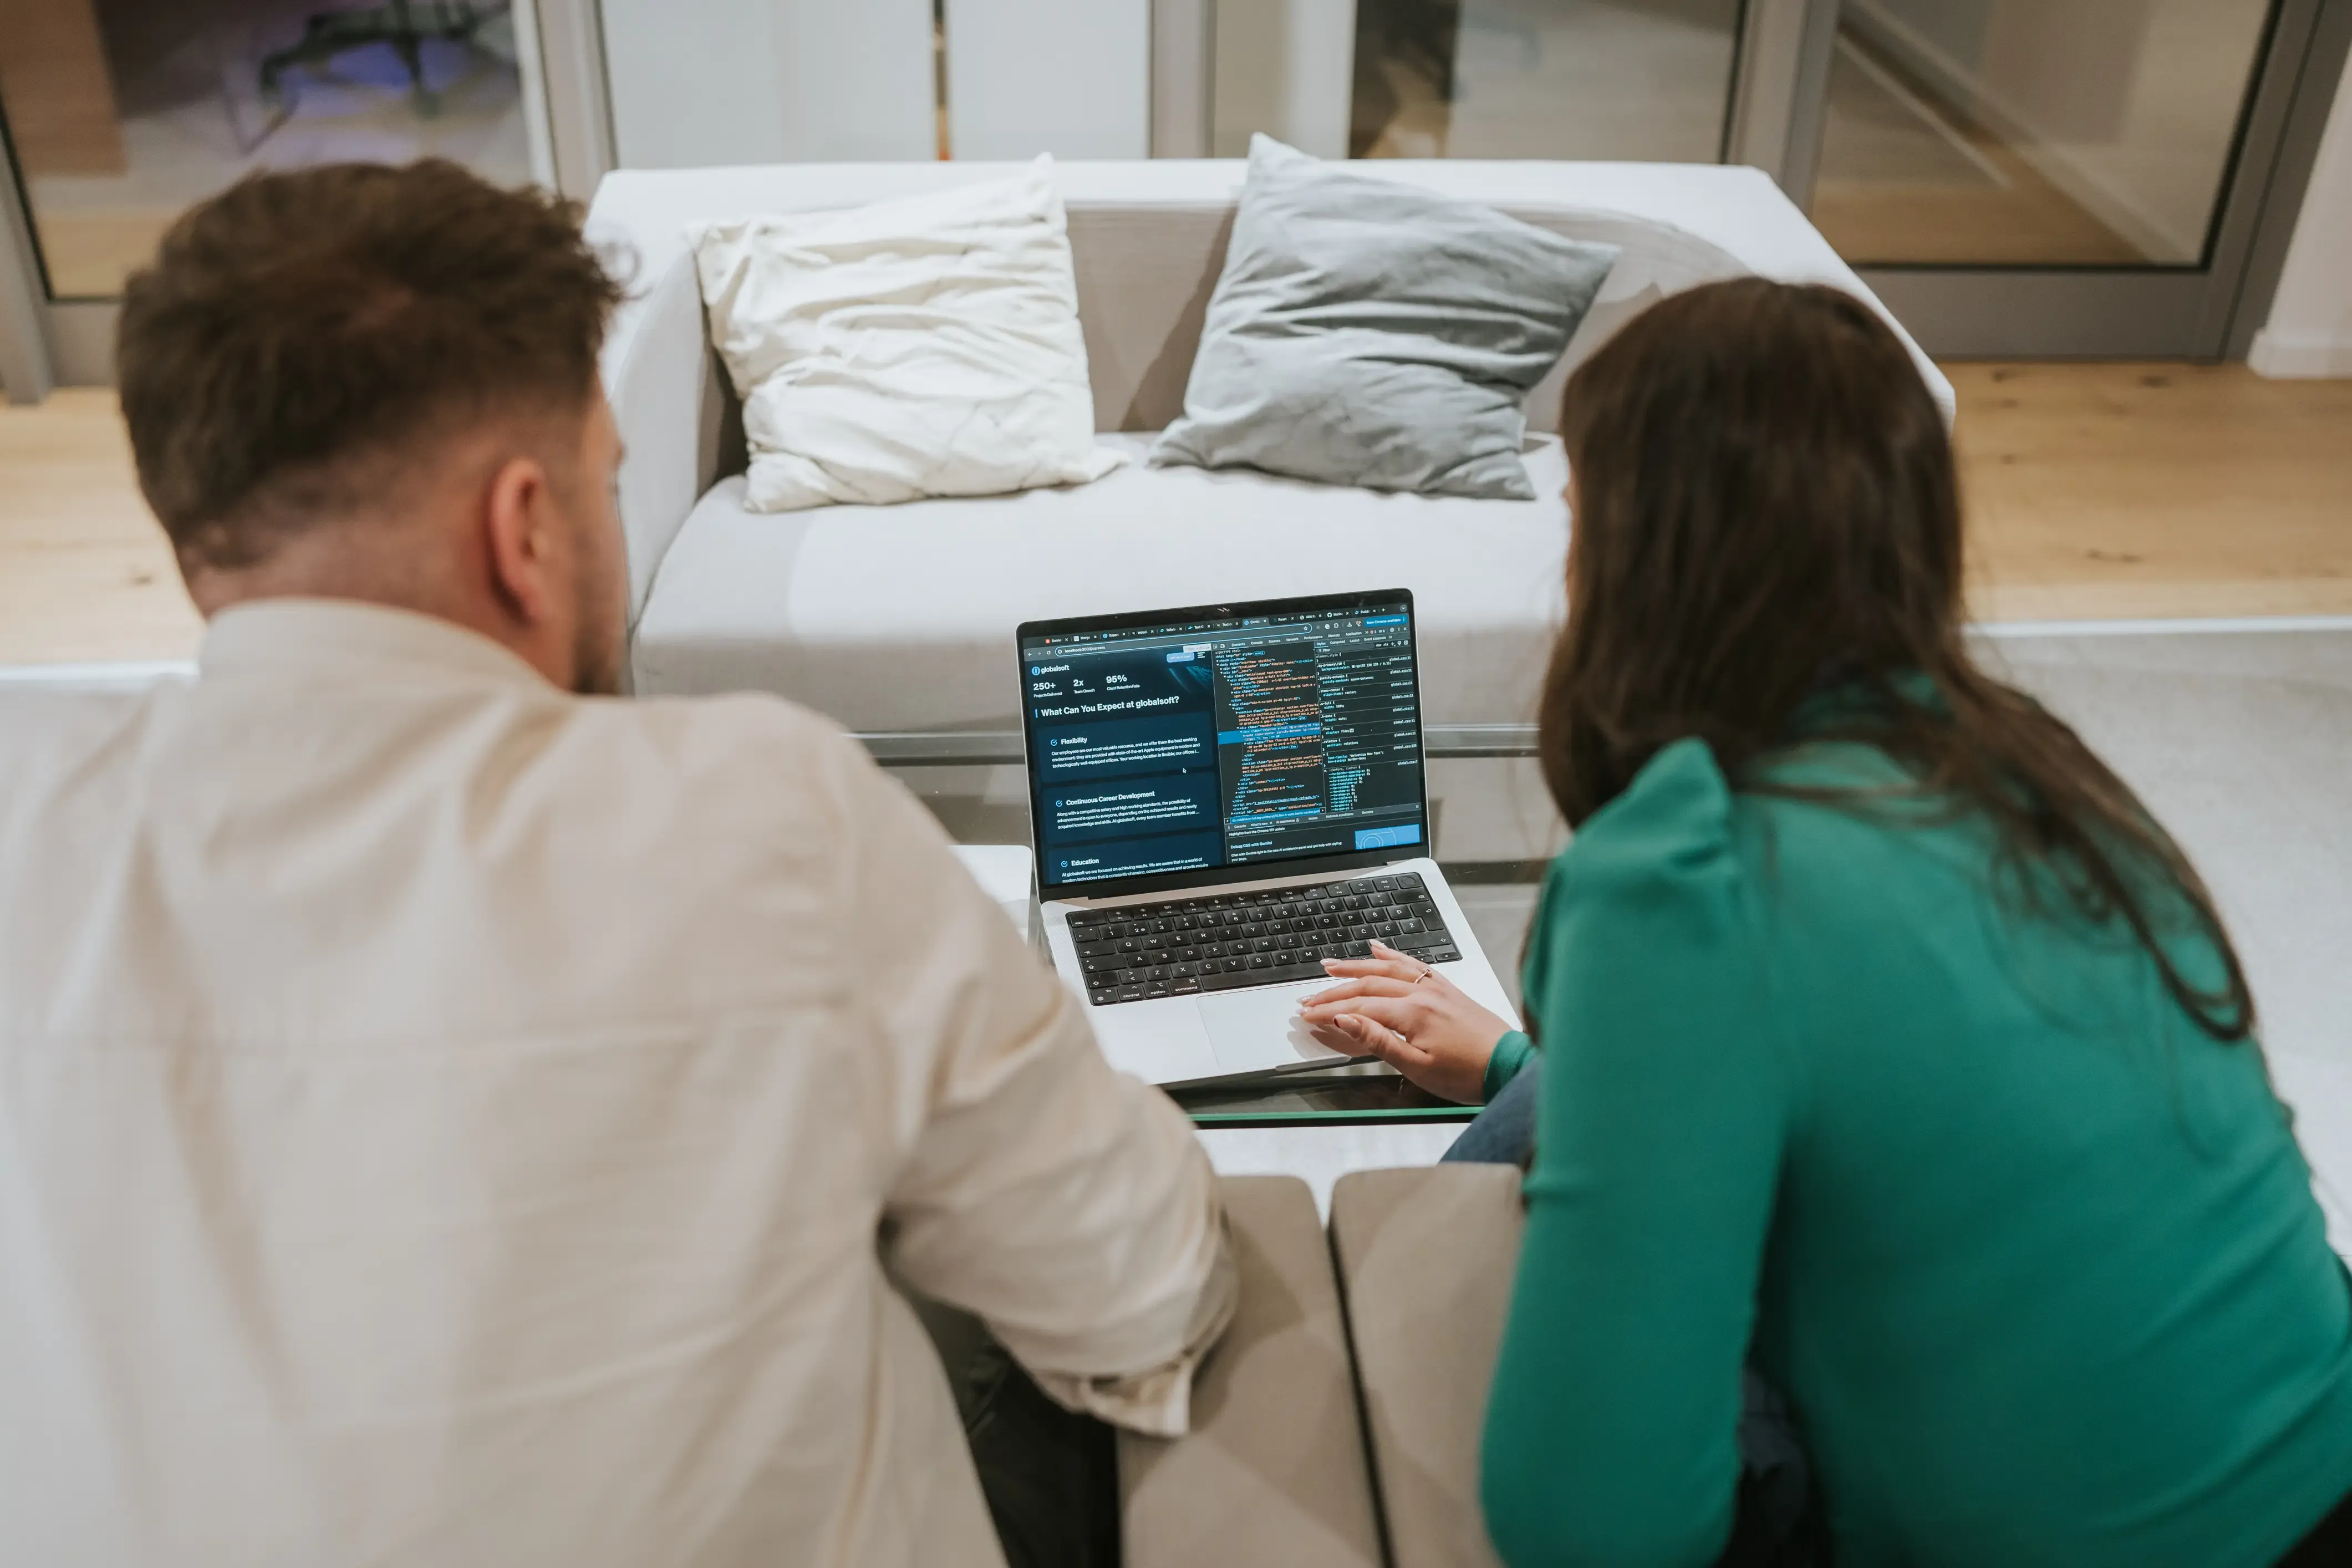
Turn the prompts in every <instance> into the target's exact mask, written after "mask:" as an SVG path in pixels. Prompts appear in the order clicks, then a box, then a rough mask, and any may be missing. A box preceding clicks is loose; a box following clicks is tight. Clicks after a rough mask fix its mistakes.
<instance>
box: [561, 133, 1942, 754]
mask: <svg viewBox="0 0 2352 1568" xmlns="http://www.w3.org/2000/svg"><path fill="white" fill-rule="evenodd" d="M1355 166H1356V167H1357V168H1359V169H1360V170H1362V171H1363V172H1366V173H1373V174H1380V175H1381V176H1383V177H1386V178H1391V179H1395V180H1399V181H1402V182H1405V183H1407V184H1415V185H1421V186H1424V187H1427V188H1430V189H1433V190H1440V191H1445V192H1449V193H1452V194H1454V195H1461V196H1465V197H1467V198H1470V199H1474V200H1477V201H1483V202H1486V203H1488V204H1490V205H1494V206H1496V207H1497V208H1499V209H1501V210H1503V211H1505V212H1507V213H1509V214H1511V215H1513V216H1517V217H1519V218H1522V219H1525V220H1526V221H1528V222H1530V223H1535V224H1539V225H1541V226H1544V227H1546V228H1549V229H1552V230H1555V231H1557V232H1559V233H1561V234H1565V235H1569V236H1571V237H1577V238H1587V239H1598V240H1605V241H1607V242H1609V243H1611V244H1613V245H1617V246H1619V247H1622V252H1623V254H1622V256H1621V257H1620V258H1619V259H1618V262H1617V265H1616V268H1615V269H1614V270H1613V271H1612V274H1611V276H1610V278H1609V280H1608V283H1607V285H1606V287H1605V288H1604V289H1602V291H1601V299H1600V301H1599V304H1598V305H1597V306H1596V308H1595V310H1594V311H1593V313H1592V315H1591V318H1589V319H1588V321H1586V323H1585V324H1584V326H1583V328H1582V329H1580V331H1579V332H1578V334H1577V336H1576V339H1575V341H1574V342H1571V343H1570V345H1569V349H1568V352H1567V353H1566V355H1565V356H1564V357H1563V359H1562V361H1561V363H1560V365H1559V368H1558V369H1557V370H1555V371H1554V373H1553V374H1551V376H1549V378H1547V379H1546V381H1545V382H1544V384H1542V385H1540V386H1538V388H1537V389H1536V390H1535V392H1534V393H1533V394H1532V395H1530V396H1529V397H1528V405H1527V406H1528V427H1529V433H1530V437H1531V449H1530V451H1529V454H1528V468H1529V471H1530V473H1531V475H1532V476H1533V478H1534V479H1535V483H1536V488H1537V489H1538V492H1539V499H1538V500H1534V501H1491V500H1458V499H1453V498H1424V497H1420V496H1400V495H1381V494H1376V493H1372V492H1370V491H1363V490H1354V489H1334V488H1329V487H1325V486H1318V485H1308V484H1303V483H1298V482H1295V481H1291V480H1286V479H1274V478H1270V477H1266V476H1262V475H1256V474H1252V473H1244V472H1234V471H1228V472H1223V473H1207V472H1202V471H1200V470H1197V469H1191V468H1168V469H1154V468H1147V467H1145V466H1144V465H1143V464H1142V462H1141V460H1140V459H1141V458H1142V455H1143V452H1144V450H1145V449H1146V448H1147V447H1148V446H1149V445H1150V439H1151V434H1152V433H1153V432H1155V431H1157V430H1159V429H1160V428H1161V427H1163V426H1166V425H1167V424H1168V423H1169V422H1170V420H1171V418H1173V417H1174V416H1175V415H1176V414H1177V413H1178V412H1179V411H1180V410H1181V406H1182V403H1183V396H1184V384H1185V380H1186V378H1187V376H1188V375H1189V374H1190V372H1191V368H1192V353H1193V349H1194V346H1195V344H1196V343H1197V342H1198V341H1199V336H1200V331H1201V322H1202V314H1203V312H1204V310H1206V307H1207V304H1208V300H1209V295H1210V292H1211V290H1212V289H1213V288H1214V287H1215V285H1216V280H1217V275H1218V272H1219V270H1220V269H1221V268H1222V267H1223V259H1224V247H1225V239H1226V236H1227V234H1228V232H1229V230H1230V228H1231V225H1232V216H1233V206H1234V199H1235V196H1236V195H1237V194H1238V192H1239V190H1240V186H1241V183H1242V176H1243V171H1244V165H1243V164H1242V163H1239V162H1238V161H1224V160H1213V161H1212V160H1201V161H1172V160H1171V161H1155V162H1148V163H1065V164H1062V165H1060V166H1059V167H1058V168H1057V170H1056V171H1055V181H1056V183H1057V184H1058V185H1059V187H1060V189H1061V192H1062V195H1063V197H1064V200H1065V202H1066V205H1067V207H1068V211H1069V219H1070V243H1071V248H1072V251H1073V252H1074V255H1075V258H1076V271H1077V281H1078V304H1079V313H1080V315H1081V317H1082V319H1083V322H1084V326H1085V331H1086V340H1087V356H1088V361H1089V368H1090V371H1091V374H1092V377H1093V384H1094V398H1095V420H1096V428H1097V430H1098V431H1100V432H1101V433H1102V435H1103V439H1104V440H1105V441H1107V442H1108V443H1110V444H1112V445H1114V446H1117V447H1119V448H1121V449H1122V450H1125V451H1127V452H1129V453H1130V454H1132V456H1133V457H1134V458H1135V459H1136V460H1135V461H1134V462H1131V463H1130V464H1129V466H1127V467H1125V468H1121V469H1119V470H1118V471H1117V472H1115V473H1113V474H1112V475H1111V476H1110V477H1108V478H1107V479H1102V480H1099V481H1097V483H1095V484H1093V485H1089V486H1085V487H1082V488H1078V489H1067V490H1035V491H1029V492H1026V493H1024V494H1020V495H1015V496H1006V497H995V498H989V499H984V500H937V501H920V502H914V503H910V504H907V505H902V506H894V507H829V508H823V509H819V510H813V511H803V512H796V513H786V514H778V515H761V514H755V513H750V512H746V511H745V510H743V509H742V506H741V497H742V479H741V471H742V468H743V448H742V435H741V430H740V410H739V407H738V405H737V403H736V400H735V397H734V395H733V393H732V391H731V389H730V387H729V386H728V384H727V380H726V375H725V373H724V372H723V371H722V370H721V368H720V367H719V361H718V359H717V356H716V355H715V354H714V353H712V351H711V349H710V347H709V340H708V332H707V330H706V322H705V319H704V314H703V310H702V305H701V301H700V297H699V294H698V289H697V287H696V283H695V278H694V269H693V263H692V258H691V256H690V255H689V254H688V249H687V245H686V241H685V230H686V227H687V226H688V224H690V223H695V222H698V221H701V220H706V219H713V218H728V217H736V216H745V215H750V214H756V213H764V212H785V211H804V210H810V209H817V208H825V207H840V206H849V205H857V204H859V203H863V202H868V201H874V200H878V199H881V198H884V197H887V196H894V195H905V194H908V193H911V192H915V191H919V190H928V189H933V188H937V187H939V186H941V185H944V184H951V183H954V182H959V181H969V180H979V179H989V178H993V177H1000V176H1002V175H1003V174H1005V173H1007V172H1008V171H1009V169H1010V168H1011V167H1012V166H1011V165H1005V164H986V163H869V164H798V165H782V166H774V167H763V168H730V169H691V170H662V171H623V172H619V173H615V174H610V175H608V176H606V178H605V180H604V184H603V185H602V186H601V187H600V188H599V189H598V191H597V194H596V199H595V203H594V205H593V210H592V213H591V215H590V226H589V227H590V233H591V235H592V236H593V237H595V238H597V239H598V240H599V241H600V242H604V243H617V244H620V245H625V247H628V248H629V249H631V250H633V251H634V252H635V259H636V268H637V270H636V284H635V295H634V297H633V298H632V299H631V300H630V301H629V302H628V303H627V304H626V305H625V306H624V307H623V309H622V310H621V311H620V313H619V315H618V317H617V318H616V320H615V321H614V328H613V331H612V334H611V338H610V340H609V342H608V344H607V346H606V349H605V354H604V381H605V385H606V388H607V390H608V391H609V393H610V395H611V396H612V400H613V405H614V410H615V412H616V414H617V416H618V418H619V421H620V427H621V433H622V436H623V438H624V439H625V442H626V443H627V458H626V459H625V462H624V464H623V467H622V470H621V485H620V500H621V515H622V519H623V521H624V524H625V528H626V531H627V535H628V546H629V558H630V559H629V571H630V584H631V594H632V599H631V616H632V626H633V630H632V646H631V659H630V667H631V668H630V673H631V676H632V678H633V680H634V683H635V689H636V690H638V691H640V692H645V693H664V692H708V691H720V690H731V689H762V690H771V691H778V692H782V693H784V694H786V695H788V696H791V697H793V698H795V699H797V700H800V701H802V702H803V703H806V704H808V705H809V706H811V707H814V708H816V709H818V710H822V711H824V712H825V713H828V714H831V715H832V716H833V717H834V718H835V719H836V720H838V721H840V722H842V723H843V724H845V726H847V727H848V728H849V729H851V730H853V731H858V732H860V733H861V734H864V735H866V736H867V737H868V743H869V744H871V745H873V746H874V747H875V749H876V751H877V753H878V754H881V755H883V756H884V757H885V758H886V759H888V758H894V757H895V758H898V759H899V760H907V761H915V760H926V759H927V760H932V761H946V760H960V761H992V760H1006V759H1008V758H1017V757H1018V755H1019V745H1018V716H1019V694H1018V690H1017V688H1016V684H1015V681H1014V679H1013V657H1012V637H1013V627H1014V626H1016V625H1018V624H1019V623H1020V622H1022V621H1024V620H1026V619H1032V618H1042V617H1045V616H1067V615H1074V614H1090V613H1095V612H1102V611H1116V610H1129V609H1147V608H1153V607H1161V606H1174V605H1194V604H1211V603H1218V602H1225V601H1232V600H1236V599H1255V598H1265V597H1270V596H1274V595H1289V594H1307V593H1323V592H1339V591H1342V590H1349V589H1360V588H1383V587H1393V586H1397V585H1399V584H1402V585H1403V586H1406V587H1409V588H1411V589H1412V591H1413V593H1414V595H1415V596H1416V599H1417V601H1418V605H1419V610H1420V615H1421V642H1422V650H1423V694H1424V699H1425V704H1426V711H1427V721H1428V725H1429V730H1430V742H1431V747H1432V750H1433V752H1437V753H1439V754H1448V753H1451V754H1457V755H1465V754H1467V755H1475V754H1480V753H1481V752H1513V751H1517V750H1520V749H1522V746H1523V743H1524V740H1525V737H1526V729H1525V726H1526V722H1527V721H1528V718H1529V717H1530V715H1531V712H1532V710H1533V704H1534V699H1535V694H1536V689H1537V683H1538V679H1539V676H1540V674H1541V671H1542V668H1543V663H1544V658H1545V655H1546V651H1547V649H1548V647H1549V643H1550V640H1551V637H1552V635H1553V632H1554V630H1555V629H1556V627H1557V625H1558V620H1559V615H1560V610H1561V596H1562V581H1561V579H1562V574H1561V566H1562V560H1563V555H1564V552H1565V551H1566V548H1567V541H1568V512H1567V508H1566V506H1565V505H1564V503H1563V502H1562V501H1561V500H1560V499H1559V491H1560V489H1561V487H1562V485H1563V484H1564V482H1565V480H1566V477H1567V474H1566V466H1565V463H1564V461H1563V458H1562V457H1561V454H1560V450H1559V443H1558V441H1557V440H1556V439H1553V438H1551V437H1549V434H1548V432H1549V431H1550V430H1551V429H1552V427H1553V426H1554V423H1555V420H1556V418H1557V416H1558V412H1559V391H1560V386H1561V384H1562V383H1563V382H1564V380H1565V379H1566V376H1567V373H1568V372H1569V370H1570V369H1571V368H1573V366H1574V365H1575V364H1576V363H1579V362H1580V360H1581V359H1582V358H1583V357H1584V356H1585V355H1586V354H1588V353H1591V351H1592V349H1593V348H1594V347H1596V346H1597V345H1598V344H1599V343H1600V342H1603V341H1604V340H1605V339H1606V337H1607V336H1608V334H1609V333H1610V332H1611V331H1614V330H1615V329H1616V328H1617V327H1618V326H1621V325H1622V323H1623V321H1625V320H1627V319H1628V318H1629V317H1630V316H1631V315H1632V314H1633V312H1634V311H1635V310H1638V309H1639V308H1640V307H1641V306H1643V305H1644V304H1646V303H1648V302H1649V301H1650V300H1653V299H1654V298H1656V297H1657V296H1658V295H1660V294H1665V293H1672V292H1674V291H1675V290H1678V289H1686V288H1690V287H1692V286H1694V285H1696V284H1698V283H1702V282H1707V281H1711V280H1714V279H1721V278H1727V277H1735V276H1738V275H1741V274H1744V273H1751V272H1752V273H1760V274H1763V275H1765V276H1768V277H1773V278H1780V279H1791V280H1817V281H1822V282H1827V283H1831V284H1834V285H1836V286H1837V287H1839V288H1842V289H1847V290H1849V291H1851V292H1853V293H1854V294H1856V295H1858V296H1860V297H1862V298H1864V299H1865V300H1870V299H1872V296H1871V295H1870V293H1869V291H1868V289H1865V288H1864V286H1863V284H1862V282H1861V280H1860V279H1857V278H1856V277H1855V276H1854V274H1853V271H1852V270H1851V269H1850V268H1847V267H1846V266H1845V264H1844V263H1843V262H1842V261H1840V260H1839V259H1838V258H1837V256H1836V254H1835V253H1834V252H1833V251H1832V250H1831V248H1830V247H1829V245H1828V243H1827V242H1826V241H1825V240H1823V239H1822V237H1821V235H1820V234H1819V233H1818V232H1816V231H1815V230H1814V228H1813V227H1812V226H1811V224H1809V223H1807V222H1806V221H1805V218H1804V216H1803V215H1802V214H1801V213H1800V212H1799V211H1798V210H1797V209H1796V207H1794V206H1793V205H1790V202H1789V201H1788V199H1787V198H1786V197H1784V196H1783V195H1781V194H1780V190H1779V189H1778V188H1777V187H1776V186H1774V185H1773V184H1771V182H1770V181H1769V180H1768V179H1766V178H1765V177H1764V176H1763V175H1762V174H1759V173H1757V172H1756V171H1754V170H1750V169H1744V168H1731V167H1714V166H1702V165H1683V164H1655V163H1467V162H1465V163H1449V162H1394V163H1391V162H1381V163H1364V164H1359V165H1355ZM1873 303H1876V301H1875V300H1873ZM1881 308H1882V310H1883V307H1881ZM1889 320H1890V321H1891V320H1892V318H1891V317H1890V318H1889ZM1896 331H1901V328H1900V326H1899V325H1898V326H1897V327H1896ZM1908 341H1909V340H1908V338H1907V336H1906V342H1908ZM1913 352H1914V353H1915V355H1917V357H1918V360H1919V368H1920V374H1922V376H1923V377H1925V378H1926V380H1927V384H1928V386H1929V387H1930V388H1931V390H1932V391H1933V392H1934V394H1935V396H1936V398H1937V402H1938V403H1940V404H1941V405H1942V406H1943V407H1944V409H1945V412H1946V416H1947V418H1948V417H1949V416H1950V412H1951V408H1952V392H1951V387H1950V384H1948V382H1947V381H1945V379H1944V378H1943V376H1942V375H1941V374H1939V373H1938V372H1937V370H1936V368H1935V366H1934V365H1933V364H1932V363H1929V362H1928V361H1927V358H1926V356H1925V355H1924V354H1918V352H1917V349H1916V345H1914V349H1913Z"/></svg>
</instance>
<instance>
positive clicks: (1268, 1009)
mask: <svg viewBox="0 0 2352 1568" xmlns="http://www.w3.org/2000/svg"><path fill="white" fill-rule="evenodd" d="M1328 984H1330V983H1329V982H1328V981H1321V980H1309V981H1306V982H1304V983H1302V984H1297V985H1265V986H1260V987H1258V988H1257V989H1255V990H1254V991H1213V992H1211V993H1210V994H1208V995H1206V996H1202V997H1201V998H1199V999H1198V1001H1197V1003H1196V1004H1195V1005H1197V1006H1199V1008H1200V1009H1201V1024H1202V1027H1204V1028H1206V1029H1207V1030H1208V1031H1209V1046H1210V1048H1211V1049H1213V1050H1214V1051H1215V1052H1216V1053H1217V1066H1218V1068H1221V1069H1222V1070H1223V1071H1225V1072H1265V1071H1266V1070H1268V1069H1269V1068H1285V1067H1290V1066H1293V1065H1295V1064H1297V1063H1298V1062H1315V1061H1330V1062H1343V1061H1346V1060H1348V1059H1349V1058H1348V1055H1347V1053H1346V1052H1344V1051H1335V1050H1333V1049H1331V1048H1330V1047H1328V1046H1326V1045H1324V1044H1323V1043H1322V1042H1320V1041H1318V1039H1316V1038H1315V1037H1314V1036H1313V1035H1311V1034H1309V1033H1308V1032H1307V1025H1306V1023H1305V1022H1304V1021H1303V1020H1302V1019H1301V1018H1300V1017H1299V1016H1298V999H1299V998H1300V997H1301V996H1307V995H1312V994H1314V993H1316V992H1318V991H1320V990H1322V989H1323V988H1324V987H1325V986H1326V985H1328Z"/></svg>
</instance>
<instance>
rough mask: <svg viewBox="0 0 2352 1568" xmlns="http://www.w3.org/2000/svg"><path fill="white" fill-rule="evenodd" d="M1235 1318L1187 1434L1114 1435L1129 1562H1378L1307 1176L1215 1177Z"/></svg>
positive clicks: (1148, 1565)
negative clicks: (1167, 1437)
mask: <svg viewBox="0 0 2352 1568" xmlns="http://www.w3.org/2000/svg"><path fill="white" fill-rule="evenodd" d="M1218 1187H1219V1190H1220V1191H1221V1192H1222V1193H1223V1196H1224V1200H1225V1214H1226V1216H1227V1220H1228V1223H1230V1224H1231V1226H1233V1236H1234V1264H1235V1272H1236V1275H1237V1280H1236V1282H1237V1284H1238V1285H1239V1287H1240V1292H1239V1295H1238V1297H1237V1299H1236V1301H1235V1304H1234V1321H1233V1323H1232V1325H1231V1326H1230V1327H1228V1328H1227V1329H1226V1330H1225V1334H1224V1338H1223V1339H1222V1340H1220V1341H1219V1342H1217V1345H1216V1348H1215V1349H1213V1350H1212V1351H1211V1352H1209V1355H1208V1357H1207V1359H1206V1360H1205V1361H1203V1362H1202V1365H1201V1369H1200V1372H1199V1373H1198V1374H1197V1375H1195V1377H1194V1378H1193V1380H1192V1432H1191V1433H1190V1434H1189V1435H1188V1436H1183V1437H1181V1438H1179V1439H1177V1440H1175V1441H1174V1442H1167V1441H1162V1440H1160V1439H1157V1438H1151V1437H1141V1436H1136V1435H1135V1434H1133V1433H1131V1432H1122V1433H1120V1434H1119V1443H1118V1474H1119V1491H1120V1497H1121V1506H1120V1514H1121V1520H1122V1533H1123V1534H1124V1536H1125V1538H1126V1541H1125V1545H1126V1552H1125V1561H1126V1563H1127V1568H1380V1564H1381V1542H1380V1525H1379V1523H1378V1522H1377V1521H1376V1519H1375V1516H1374V1514H1373V1510H1372V1491H1371V1482H1370V1479H1369V1476H1368V1475H1367V1472H1366V1470H1365V1468H1364V1445H1363V1435H1362V1427H1361V1426H1360V1423H1359V1422H1358V1419H1357V1414H1356V1392H1355V1381H1354V1376H1353V1373H1352V1372H1351V1371H1350V1369H1349V1362H1348V1335H1347V1330H1346V1327H1345V1325H1344V1324H1343V1323H1342V1322H1341V1321H1340V1318H1339V1292H1338V1290H1337V1289H1336V1288H1335V1287H1334V1285H1333V1282H1332V1279H1331V1254H1330V1249H1329V1247H1328V1246H1327V1245H1326V1243H1325V1241H1324V1237H1323V1226H1322V1223H1321V1222H1320V1221H1319V1220H1318V1218H1317V1217H1316V1214H1315V1196H1314V1194H1312V1193H1310V1192H1308V1191H1307V1184H1306V1183H1304V1182H1302V1181H1300V1180H1299V1179H1298V1178H1297V1177H1296V1176H1227V1177H1224V1178H1223V1180H1222V1181H1220V1182H1219V1183H1218Z"/></svg>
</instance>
